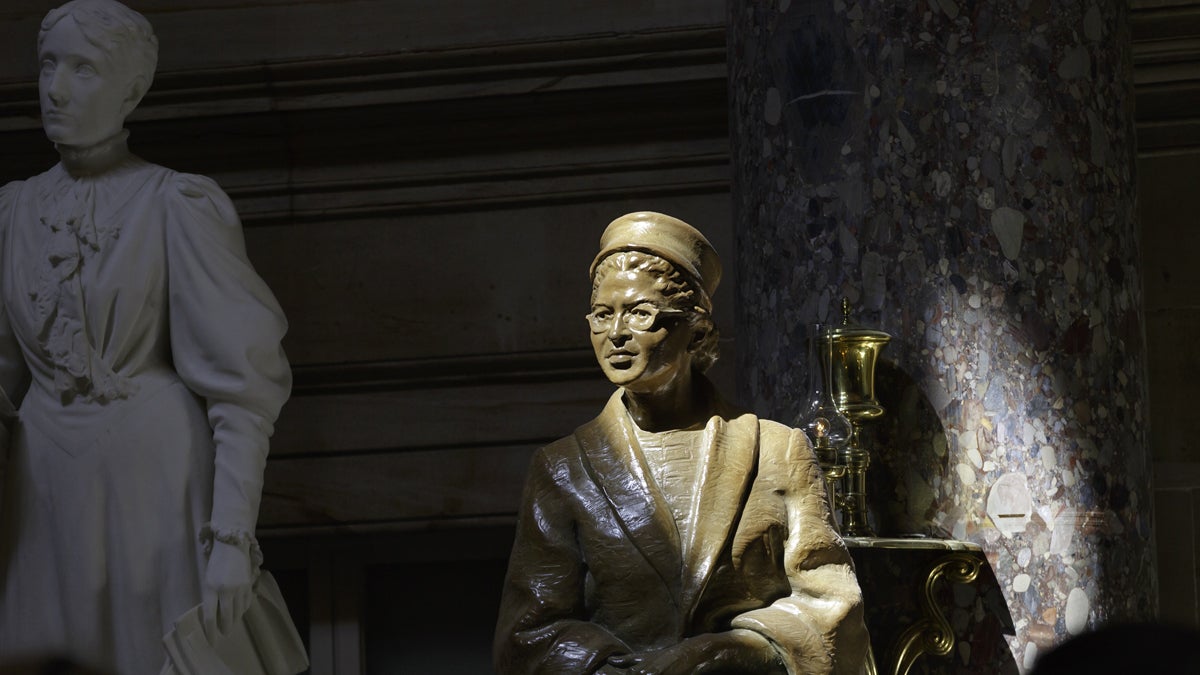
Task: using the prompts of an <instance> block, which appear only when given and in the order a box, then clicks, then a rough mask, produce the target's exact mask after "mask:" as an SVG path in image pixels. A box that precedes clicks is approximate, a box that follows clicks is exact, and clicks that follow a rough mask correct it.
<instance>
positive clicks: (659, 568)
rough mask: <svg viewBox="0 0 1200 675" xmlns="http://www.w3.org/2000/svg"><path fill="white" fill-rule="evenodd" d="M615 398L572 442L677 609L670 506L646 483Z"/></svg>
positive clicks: (676, 546)
mask: <svg viewBox="0 0 1200 675" xmlns="http://www.w3.org/2000/svg"><path fill="white" fill-rule="evenodd" d="M621 393H622V391H621V390H620V389H618V390H617V391H616V392H615V393H614V394H613V396H612V397H611V398H610V399H609V401H608V405H606V406H605V408H604V411H603V412H601V413H600V416H599V417H597V418H596V419H594V420H592V421H591V422H589V423H587V424H585V425H583V426H582V427H579V429H577V430H576V431H575V438H576V439H577V440H578V441H579V445H580V447H581V448H582V450H583V457H584V460H585V465H586V467H587V470H588V472H589V474H591V476H592V480H594V481H595V483H596V485H598V486H599V487H600V489H601V491H603V493H604V495H605V497H607V499H608V501H609V503H610V504H612V508H613V510H614V512H615V513H616V514H617V517H618V519H619V520H620V521H621V526H622V527H623V528H624V531H625V534H626V536H627V537H628V539H629V540H630V541H631V542H632V543H633V545H634V546H635V547H636V548H637V549H638V551H639V552H641V554H642V555H643V556H644V557H645V558H646V561H647V562H648V563H649V564H650V565H651V566H652V567H653V568H654V570H655V572H657V573H658V576H659V577H661V578H662V580H663V583H664V584H666V586H667V588H668V589H670V592H671V597H672V598H673V599H674V600H675V601H676V603H677V604H678V602H679V596H680V585H681V583H680V582H681V573H680V572H681V569H682V567H681V565H682V558H681V552H680V542H679V531H678V530H677V529H676V527H675V519H674V518H673V517H672V515H671V509H670V507H669V506H668V505H667V503H666V501H665V500H664V499H663V496H662V494H661V493H660V492H659V491H658V488H657V487H656V486H655V485H654V481H653V480H652V479H651V478H650V474H649V469H648V467H647V466H646V459H645V456H644V455H643V454H642V451H641V448H640V446H639V445H638V442H637V436H636V435H635V434H634V431H633V427H632V421H631V420H630V419H629V415H628V413H627V412H626V411H625V404H624V402H623V401H622V400H621ZM680 607H684V606H683V605H680Z"/></svg>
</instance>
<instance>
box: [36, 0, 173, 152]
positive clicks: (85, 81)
mask: <svg viewBox="0 0 1200 675" xmlns="http://www.w3.org/2000/svg"><path fill="white" fill-rule="evenodd" d="M38 61H39V62H40V64H41V71H40V74H39V76H38V92H39V99H40V102H41V108H42V126H43V127H44V128H45V130H46V136H47V137H49V138H50V140H51V141H54V142H55V143H58V144H61V145H67V146H76V147H87V146H90V145H95V144H96V143H99V142H101V141H104V140H106V139H108V138H110V137H112V136H115V135H116V134H117V133H119V132H120V131H121V129H122V128H123V127H124V125H125V118H126V117H128V115H129V113H131V112H133V109H134V108H136V107H137V104H138V103H139V102H140V101H141V100H142V96H143V95H145V93H146V90H148V89H149V88H150V83H151V82H153V80H154V70H155V68H156V67H157V65H158V38H156V37H155V36H154V29H153V28H152V27H151V26H150V22H149V21H147V20H146V17H144V16H142V15H141V14H139V13H137V12H135V11H133V10H132V9H129V8H128V7H126V6H125V5H122V4H121V3H119V2H116V1H115V0H72V1H71V2H68V3H66V4H65V5H62V6H61V7H58V8H56V9H52V10H50V12H49V13H48V14H46V18H45V19H43V20H42V27H41V30H40V31H39V32H38Z"/></svg>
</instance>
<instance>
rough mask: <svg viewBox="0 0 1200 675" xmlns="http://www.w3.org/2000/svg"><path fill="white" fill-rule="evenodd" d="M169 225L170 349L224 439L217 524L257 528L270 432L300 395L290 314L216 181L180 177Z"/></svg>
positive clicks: (219, 453) (216, 484)
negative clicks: (289, 352) (290, 346)
mask: <svg viewBox="0 0 1200 675" xmlns="http://www.w3.org/2000/svg"><path fill="white" fill-rule="evenodd" d="M174 187H175V194H172V195H171V202H170V203H169V210H170V212H169V213H168V214H167V216H168V220H169V223H168V227H167V233H166V241H167V243H166V248H167V267H168V285H169V291H168V298H167V302H168V306H169V310H168V311H169V320H170V332H171V352H172V355H173V358H174V360H175V369H176V371H177V372H178V373H179V376H180V377H181V378H182V380H183V382H184V383H185V384H186V385H187V386H188V387H189V388H190V389H191V390H192V391H193V392H195V393H196V394H198V395H199V396H201V397H203V399H204V401H205V402H206V404H207V408H208V421H209V424H210V425H211V426H212V429H213V441H214V443H215V446H216V464H215V475H214V479H213V506H212V519H211V522H212V528H213V529H214V530H216V531H225V532H234V533H242V534H245V535H247V536H249V535H252V534H253V532H254V527H255V523H256V521H257V520H258V506H259V501H260V500H261V497H262V481H263V469H264V468H265V466H266V460H267V449H268V439H269V438H270V436H271V434H272V432H273V431H274V428H275V427H274V425H275V420H276V418H277V417H278V416H279V410H280V408H281V407H282V406H283V403H284V402H285V401H286V400H287V398H288V395H289V394H290V393H291V386H292V371H291V368H290V367H289V366H288V362H287V357H286V356H284V353H283V347H282V345H281V341H282V339H283V335H284V333H285V332H286V331H287V320H286V319H285V318H284V316H283V311H282V310H281V309H280V307H279V303H278V302H277V301H276V299H275V296H274V295H273V294H272V293H271V290H270V289H269V288H267V285H266V283H265V282H264V281H263V280H262V278H260V277H259V276H258V274H257V273H256V272H255V271H254V268H253V267H252V266H251V264H250V261H249V259H248V258H247V257H246V246H245V239H244V237H243V235H242V226H241V221H240V220H239V219H238V216H237V213H236V212H235V211H234V208H233V204H232V203H231V202H230V201H229V198H228V197H227V196H226V195H225V193H224V192H223V191H222V190H221V189H220V188H219V187H218V186H217V184H216V183H215V182H213V181H212V180H210V179H208V178H204V177H201V176H191V175H184V174H180V175H178V176H176V177H175V186H174Z"/></svg>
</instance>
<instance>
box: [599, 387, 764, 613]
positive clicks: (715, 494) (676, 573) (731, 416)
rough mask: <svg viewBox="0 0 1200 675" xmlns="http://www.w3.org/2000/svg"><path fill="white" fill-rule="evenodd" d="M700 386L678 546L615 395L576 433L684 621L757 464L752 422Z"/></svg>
mask: <svg viewBox="0 0 1200 675" xmlns="http://www.w3.org/2000/svg"><path fill="white" fill-rule="evenodd" d="M704 386H705V388H706V394H707V395H708V396H709V398H710V401H711V404H712V410H713V415H712V416H711V417H710V418H709V420H708V422H707V424H706V425H705V428H704V434H703V441H702V443H703V447H702V448H700V449H699V455H700V459H699V462H698V463H697V477H696V482H695V484H694V486H693V491H692V495H691V505H690V508H689V512H690V518H692V519H693V523H694V525H693V526H692V528H691V536H690V541H687V542H682V541H680V535H679V530H678V528H676V526H675V520H674V518H673V516H672V515H671V510H670V507H668V505H667V503H666V500H665V499H664V497H663V495H662V493H661V491H660V490H659V489H658V487H657V485H655V483H654V480H653V479H652V478H651V477H650V476H651V474H650V471H649V467H648V466H647V464H646V458H645V455H644V454H643V453H642V450H641V447H640V445H639V444H638V441H637V434H636V431H635V426H634V422H633V419H632V417H630V415H629V412H628V410H627V409H626V407H625V402H624V399H623V397H622V391H621V390H619V389H618V390H617V391H616V392H615V393H614V394H613V395H612V397H611V398H609V400H608V404H607V405H606V406H605V408H604V410H603V412H601V414H600V416H599V417H597V418H596V419H594V420H592V421H591V422H589V423H587V424H585V425H583V426H582V427H580V428H579V429H578V430H576V432H575V436H576V438H577V439H578V441H579V444H580V447H581V448H582V450H583V456H584V459H585V462H586V464H587V466H588V471H589V473H591V475H592V478H593V480H594V481H595V482H596V484H597V485H598V486H599V487H600V489H601V491H602V492H603V493H604V495H605V497H606V498H607V500H608V502H609V503H610V504H611V505H612V508H613V510H614V512H615V513H616V514H617V517H618V518H619V520H620V521H621V525H622V527H623V528H624V529H625V533H626V535H627V536H628V538H629V540H630V541H631V542H632V543H633V545H634V546H635V547H636V548H637V549H638V551H639V552H640V553H641V554H642V556H643V557H645V559H646V561H647V562H648V563H649V564H650V565H651V567H653V568H654V570H655V571H656V572H657V573H658V576H659V577H660V578H661V579H662V581H663V583H664V584H665V585H666V586H667V588H668V589H669V590H670V592H671V597H672V598H673V599H675V601H676V604H677V606H678V608H679V611H680V616H681V618H688V619H690V615H691V612H692V610H693V608H694V607H695V605H696V604H697V601H698V599H699V598H700V595H701V594H702V593H703V591H704V588H705V586H706V585H707V583H708V579H709V577H710V575H711V574H712V570H713V567H714V565H715V563H716V561H717V558H718V556H720V554H721V552H722V551H723V550H724V549H725V548H726V546H727V544H728V542H729V538H730V536H731V535H732V533H733V531H734V526H735V525H736V523H737V521H738V520H739V519H740V517H741V513H742V508H743V506H744V505H745V502H746V498H747V496H748V494H749V489H748V488H749V485H750V482H751V481H752V479H753V476H754V474H755V469H756V467H757V464H758V419H757V418H756V417H755V416H753V415H750V414H746V413H738V412H736V411H733V410H731V409H729V407H728V406H727V405H726V404H725V403H724V402H723V401H721V400H720V398H719V397H718V396H717V395H716V393H715V391H714V390H713V389H712V386H711V384H708V382H707V381H704Z"/></svg>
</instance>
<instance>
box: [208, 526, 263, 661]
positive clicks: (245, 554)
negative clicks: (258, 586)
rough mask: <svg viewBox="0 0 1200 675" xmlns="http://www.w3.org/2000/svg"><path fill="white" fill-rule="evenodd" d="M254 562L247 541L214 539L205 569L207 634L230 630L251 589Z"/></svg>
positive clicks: (240, 614) (242, 611)
mask: <svg viewBox="0 0 1200 675" xmlns="http://www.w3.org/2000/svg"><path fill="white" fill-rule="evenodd" d="M254 576H255V575H254V564H253V561H252V559H251V556H250V548H249V546H248V545H235V544H230V543H226V542H223V541H214V542H213V546H212V553H211V554H210V555H209V557H208V567H207V569H206V570H205V572H204V591H203V594H204V609H203V615H204V625H205V630H206V632H207V633H208V635H209V637H210V638H211V637H215V636H216V635H218V634H219V633H224V632H226V631H228V630H229V628H230V627H232V626H233V625H234V624H235V623H236V622H237V621H238V620H240V619H241V618H242V614H244V613H245V612H246V608H247V607H249V606H250V600H251V598H252V597H253V593H254Z"/></svg>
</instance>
